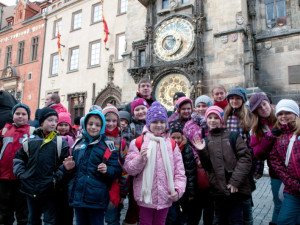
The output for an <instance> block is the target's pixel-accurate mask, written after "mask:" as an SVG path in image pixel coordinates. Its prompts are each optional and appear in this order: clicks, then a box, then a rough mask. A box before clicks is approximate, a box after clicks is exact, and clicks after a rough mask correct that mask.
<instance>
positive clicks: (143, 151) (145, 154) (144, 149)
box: [140, 147, 148, 161]
mask: <svg viewBox="0 0 300 225" xmlns="http://www.w3.org/2000/svg"><path fill="white" fill-rule="evenodd" d="M147 151H148V148H147V147H143V148H142V149H141V151H140V154H141V157H142V158H143V160H144V161H146V160H147Z"/></svg>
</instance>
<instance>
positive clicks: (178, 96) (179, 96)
mask: <svg viewBox="0 0 300 225" xmlns="http://www.w3.org/2000/svg"><path fill="white" fill-rule="evenodd" d="M181 97H185V94H184V93H183V92H176V93H175V94H174V96H173V101H174V100H175V99H176V98H181Z"/></svg>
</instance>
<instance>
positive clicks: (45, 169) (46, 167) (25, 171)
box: [13, 129, 69, 197]
mask: <svg viewBox="0 0 300 225" xmlns="http://www.w3.org/2000/svg"><path fill="white" fill-rule="evenodd" d="M45 138H46V137H45V135H44V133H43V131H42V130H41V129H36V130H35V131H34V132H33V135H32V136H30V137H29V138H28V155H27V154H26V152H25V151H24V149H23V146H22V147H21V148H20V149H19V151H17V153H16V156H15V158H14V160H13V164H14V174H15V176H16V177H18V178H20V181H21V192H22V193H24V194H25V195H27V196H29V197H43V196H53V195H54V194H55V188H56V187H58V184H59V182H60V181H61V180H62V178H63V167H62V162H63V161H64V159H65V158H66V157H68V156H69V145H68V143H67V142H66V141H65V140H63V142H62V149H61V154H60V157H58V153H57V143H56V141H57V137H54V138H53V139H52V140H51V141H50V142H48V143H46V144H44V145H43V146H42V144H43V142H44V140H45ZM41 146H42V147H41ZM20 175H21V176H20Z"/></svg>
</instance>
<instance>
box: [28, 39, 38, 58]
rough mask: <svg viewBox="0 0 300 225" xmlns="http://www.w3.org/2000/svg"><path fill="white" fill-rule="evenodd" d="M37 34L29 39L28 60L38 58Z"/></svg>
mask: <svg viewBox="0 0 300 225" xmlns="http://www.w3.org/2000/svg"><path fill="white" fill-rule="evenodd" d="M39 39H40V37H39V36H36V37H33V38H32V39H31V56H30V61H35V60H37V59H38V48H39Z"/></svg>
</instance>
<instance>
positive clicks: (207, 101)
mask: <svg viewBox="0 0 300 225" xmlns="http://www.w3.org/2000/svg"><path fill="white" fill-rule="evenodd" d="M200 102H202V103H205V104H206V105H207V106H208V107H209V106H212V105H213V101H212V99H211V98H210V97H208V96H207V95H201V96H199V97H198V98H197V99H196V101H195V107H196V106H197V105H198V104H199V103H200Z"/></svg>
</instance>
